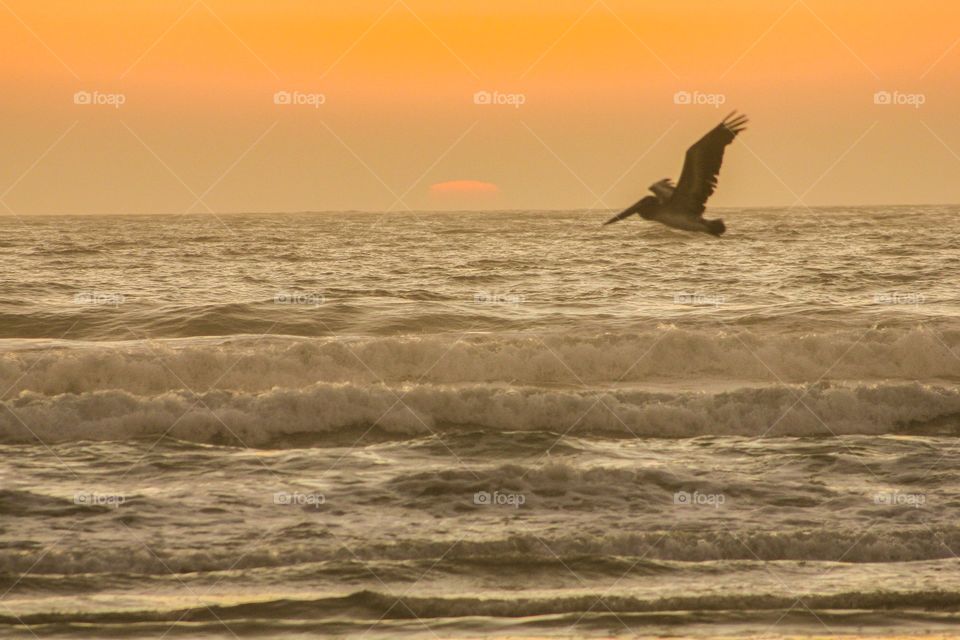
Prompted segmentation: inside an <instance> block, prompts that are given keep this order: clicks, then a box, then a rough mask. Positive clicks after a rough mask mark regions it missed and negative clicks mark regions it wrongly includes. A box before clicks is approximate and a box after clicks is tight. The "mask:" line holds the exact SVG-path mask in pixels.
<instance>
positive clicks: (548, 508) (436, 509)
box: [0, 206, 960, 638]
mask: <svg viewBox="0 0 960 640" xmlns="http://www.w3.org/2000/svg"><path fill="white" fill-rule="evenodd" d="M608 215H609V212H605V211H604V212H593V213H582V212H580V213H574V212H549V211H541V212H537V211H522V212H499V213H479V212H472V213H471V212H463V213H419V212H403V213H389V214H377V213H363V212H343V213H315V214H312V213H303V214H289V215H252V214H251V215H239V214H236V215H220V216H213V215H185V216H175V215H170V216H109V217H108V216H73V217H68V216H50V217H16V216H12V215H7V216H3V217H2V218H0V255H2V263H3V276H2V278H0V391H2V392H3V395H2V396H0V399H2V404H3V406H2V408H0V636H4V637H31V638H32V637H34V636H36V637H58V636H59V637H74V638H159V637H167V638H191V637H197V638H200V637H203V638H236V637H257V638H291V637H330V636H334V637H337V636H340V637H360V636H364V637H370V638H398V637H409V638H467V637H469V638H472V637H537V638H542V637H611V636H613V637H620V636H622V637H636V636H653V637H664V636H669V637H696V638H701V637H703V638H715V637H751V636H753V637H764V638H777V637H794V636H818V637H823V636H828V637H834V636H842V635H859V636H883V635H887V634H900V635H914V634H921V633H943V634H947V633H952V632H953V630H955V629H956V628H957V625H958V624H960V559H958V557H957V553H960V521H958V515H960V451H958V448H957V435H958V434H960V388H958V383H960V320H958V314H960V290H958V286H957V285H958V278H957V276H956V274H957V273H960V251H958V249H957V247H958V241H960V230H958V228H957V227H956V226H954V224H953V222H954V221H955V220H956V219H957V216H958V215H960V207H948V206H902V207H859V208H856V207H846V208H840V207H836V208H817V209H812V210H811V209H806V208H804V207H797V208H792V209H786V208H781V209H749V210H738V209H720V210H714V211H712V212H708V216H709V217H723V218H724V219H725V221H726V224H727V227H728V233H727V235H725V236H724V237H723V238H722V239H716V238H712V237H709V236H706V235H692V234H683V233H679V232H675V231H673V230H670V229H667V228H665V227H662V226H659V225H656V224H652V223H646V222H642V221H634V220H627V221H624V222H622V223H620V224H618V225H613V226H610V227H601V226H600V225H601V223H602V222H603V221H604V220H605V219H606V218H607V217H608Z"/></svg>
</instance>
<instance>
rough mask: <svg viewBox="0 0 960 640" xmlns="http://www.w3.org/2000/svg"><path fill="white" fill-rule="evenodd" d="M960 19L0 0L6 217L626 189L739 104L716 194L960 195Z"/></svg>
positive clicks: (923, 3) (390, 204) (784, 10)
mask: <svg viewBox="0 0 960 640" xmlns="http://www.w3.org/2000/svg"><path fill="white" fill-rule="evenodd" d="M958 40H960V3H957V2H956V0H909V1H908V0H883V1H882V2H878V1H876V0H872V1H866V0H863V1H860V0H843V1H841V2H838V1H836V0H830V1H826V0H727V1H725V2H717V1H716V0H683V1H682V2H666V1H664V0H658V1H657V2H647V1H644V0H640V1H633V2H627V1H625V0H596V1H594V0H578V1H573V0H560V1H555V2H550V3H546V2H542V0H537V1H534V0H484V1H483V2H479V1H477V2H474V1H456V2H454V1H452V0H444V1H440V0H353V1H352V2H349V3H344V2H324V1H316V2H306V1H296V2H295V1H283V0H271V1H270V2H267V1H263V0H261V1H257V2H255V1H253V0H163V1H155V2H151V1H148V0H137V1H136V2H131V1H130V0H123V1H119V0H84V1H83V2H76V0H70V1H66V0H64V1H59V0H56V1H55V0H2V1H0V41H2V42H3V43H4V44H3V55H2V56H0V69H2V72H0V78H2V80H0V81H2V83H3V86H2V87H0V91H2V95H3V100H2V104H0V109H2V113H0V129H2V132H3V153H2V154H0V212H5V213H11V212H12V213H18V214H34V213H149V212H173V213H182V212H185V211H188V210H190V211H195V212H204V211H210V210H213V211H216V212H230V211H304V210H331V209H370V210H386V209H395V210H401V211H402V210H404V209H407V208H412V209H456V208H471V209H483V208H492V209H512V208H550V209H580V208H591V207H598V208H616V207H620V206H623V205H627V204H630V203H632V202H633V201H634V200H636V199H637V197H639V196H640V195H641V194H642V192H643V191H645V189H646V187H647V186H648V185H649V184H650V183H652V182H654V181H655V180H658V179H660V178H663V177H667V176H672V177H678V174H679V171H680V166H681V163H682V159H683V152H684V151H685V150H686V148H687V146H689V145H690V144H691V143H692V142H694V141H695V140H696V139H697V138H698V137H699V136H700V135H702V134H703V133H705V132H706V131H707V129H708V128H710V127H711V126H713V125H715V124H716V123H717V122H718V121H719V120H720V118H721V117H722V116H723V115H725V114H726V113H727V111H729V110H731V109H733V108H737V109H740V110H742V111H745V112H747V113H748V114H749V115H750V117H751V120H752V123H751V127H750V129H749V130H748V131H747V132H746V133H745V134H744V135H742V136H741V137H740V138H739V139H738V140H737V142H736V143H735V144H734V146H732V147H731V148H730V149H729V151H728V154H727V157H726V162H725V165H724V171H723V173H722V174H721V181H720V189H719V190H718V192H717V195H716V196H715V197H714V199H713V200H711V204H712V205H715V206H740V205H748V206H753V205H767V204H776V205H790V204H794V203H804V204H807V205H817V204H872V203H914V202H916V203H928V202H960V117H958V113H960V108H958V107H960V86H958V77H960V73H958V72H960V45H958ZM277 92H286V93H280V94H278V93H277ZM477 92H488V93H486V94H481V95H480V96H479V97H478V98H477V99H475V94H476V93H477ZM678 92H686V93H681V94H680V95H679V97H678V96H677V94H678ZM878 92H887V93H886V94H881V95H880V96H879V98H877V99H875V94H877V93H878ZM488 97H490V99H491V101H492V102H502V104H484V103H483V102H484V101H485V100H486V98H488ZM686 98H689V102H692V103H697V102H699V103H700V104H684V103H683V102H684V101H685V99H686ZM477 100H479V102H480V104H477ZM877 100H879V102H880V104H878V103H877ZM678 101H679V102H680V103H679V104H678ZM288 102H290V103H294V104H288ZM718 102H723V104H722V105H719V106H717V105H716V104H715V103H718ZM884 102H890V103H892V104H884ZM297 103H299V104H297ZM447 183H450V184H447Z"/></svg>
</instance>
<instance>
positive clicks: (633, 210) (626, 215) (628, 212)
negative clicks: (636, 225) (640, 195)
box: [602, 203, 640, 227]
mask: <svg viewBox="0 0 960 640" xmlns="http://www.w3.org/2000/svg"><path fill="white" fill-rule="evenodd" d="M639 204H640V203H637V204H635V205H633V206H632V207H630V208H629V209H624V210H623V211H621V212H620V213H618V214H617V215H615V216H613V217H612V218H610V219H609V220H607V221H606V222H604V223H603V225H602V226H604V227H605V226H607V225H608V224H613V223H614V222H620V221H621V220H623V219H624V218H629V217H630V216H632V215H633V214H635V213H637V212H639V211H640V206H639Z"/></svg>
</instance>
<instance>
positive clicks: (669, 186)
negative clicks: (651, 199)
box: [650, 178, 677, 202]
mask: <svg viewBox="0 0 960 640" xmlns="http://www.w3.org/2000/svg"><path fill="white" fill-rule="evenodd" d="M676 188H677V186H676V185H675V184H673V180H671V179H670V178H664V179H663V180H661V181H660V182H655V183H653V184H652V185H650V191H653V194H654V195H655V196H657V200H659V201H660V202H666V201H667V200H669V199H670V198H672V197H673V192H674V191H675V190H676Z"/></svg>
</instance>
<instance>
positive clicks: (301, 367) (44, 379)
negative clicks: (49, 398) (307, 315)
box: [0, 325, 960, 397]
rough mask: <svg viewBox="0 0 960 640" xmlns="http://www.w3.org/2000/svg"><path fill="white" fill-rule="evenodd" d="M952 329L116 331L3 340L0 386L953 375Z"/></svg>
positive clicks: (51, 391) (246, 387) (959, 335)
mask: <svg viewBox="0 0 960 640" xmlns="http://www.w3.org/2000/svg"><path fill="white" fill-rule="evenodd" d="M957 353H960V331H957V330H952V329H951V330H936V329H933V328H931V327H927V326H917V327H914V328H909V329H908V328H896V329H893V328H889V329H873V328H869V327H867V328H864V329H862V330H841V331H834V332H827V333H815V332H814V333H811V332H807V331H803V332H775V331H770V330H760V329H751V330H747V329H736V328H727V327H724V326H718V327H717V328H712V329H703V328H701V329H690V328H678V327H675V326H669V325H664V326H660V327H657V328H654V329H648V330H642V331H637V332H629V333H623V332H621V333H594V334H589V333H587V334H584V333H581V332H572V331H571V332H559V333H552V334H544V335H539V334H507V333H504V334H500V333H493V334H489V333H485V334H469V333H466V334H457V333H450V334H438V335H423V336H381V337H365V338H360V337H354V338H348V337H328V338H301V337H291V336H229V337H215V338H191V339H157V340H149V341H127V342H104V343H100V342H72V341H48V340H2V341H0V388H4V389H7V395H6V397H10V395H12V394H13V395H15V394H17V393H19V392H21V391H33V392H37V393H42V394H45V395H55V394H60V393H84V392H93V391H106V390H123V391H128V392H130V393H133V394H136V395H154V394H158V393H161V392H164V391H174V390H182V389H193V390H198V391H199V390H207V389H210V388H211V387H215V388H217V389H229V390H237V391H247V392H256V391H269V390H271V389H273V388H275V387H284V388H301V387H309V386H310V385H313V384H315V383H357V384H376V383H384V384H398V383H410V382H418V383H425V384H434V385H440V384H471V383H494V382H500V383H504V384H516V385H521V386H524V385H526V386H536V385H559V386H562V385H566V386H573V387H583V386H585V385H596V386H599V385H604V386H609V385H612V384H628V385H631V384H632V385H639V384H650V383H656V382H665V383H674V384H677V383H679V384H683V383H687V384H688V386H691V387H693V388H700V385H701V383H702V381H704V380H720V381H741V382H766V383H781V382H786V383H809V382H816V381H819V380H821V379H823V378H826V379H830V380H853V381H878V382H883V381H890V380H901V381H902V380H920V381H928V382H930V381H950V382H952V381H960V357H958V356H957V355H956V354H957Z"/></svg>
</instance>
